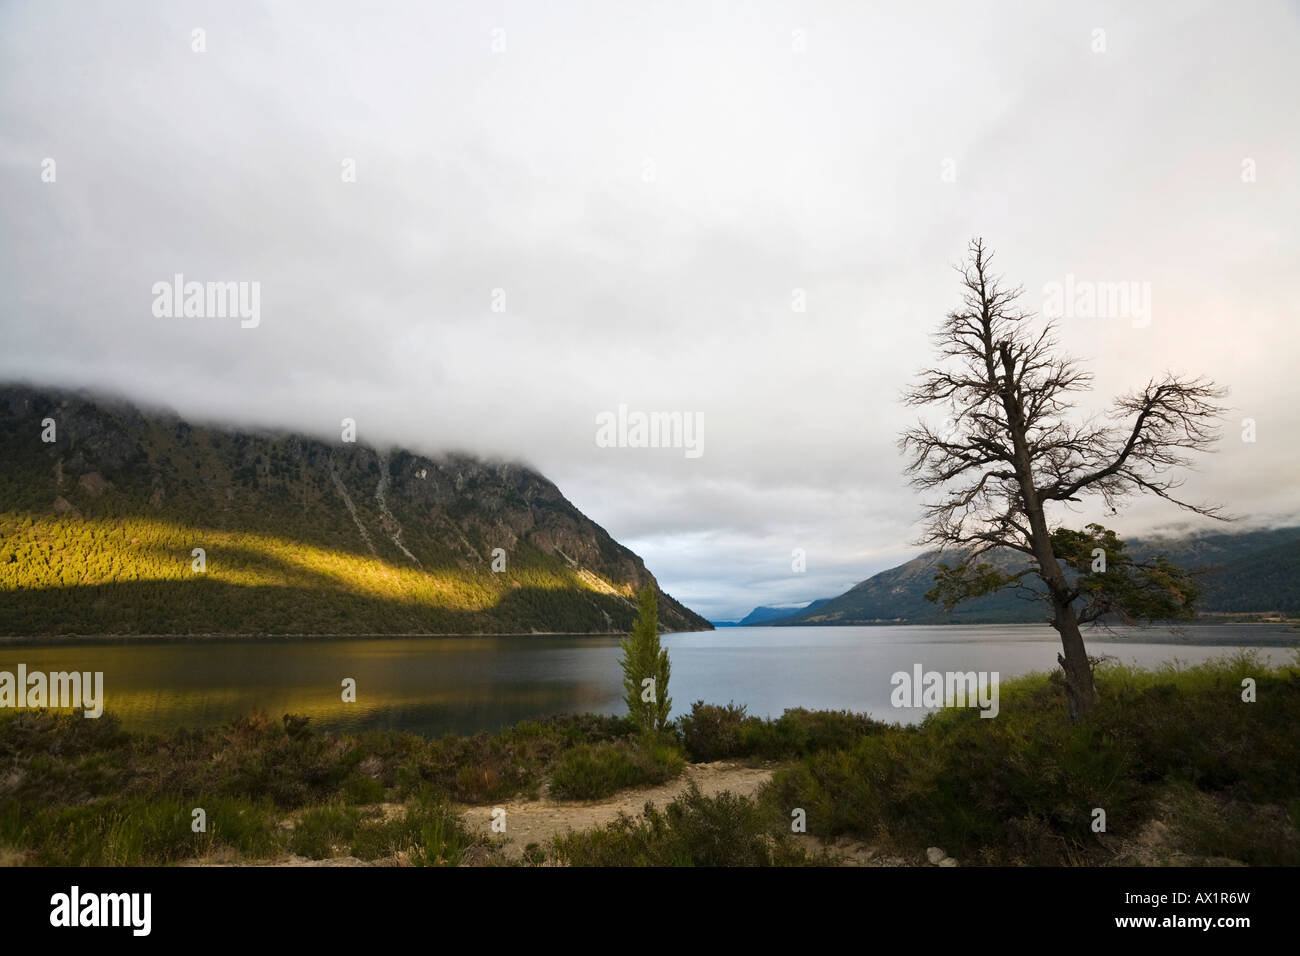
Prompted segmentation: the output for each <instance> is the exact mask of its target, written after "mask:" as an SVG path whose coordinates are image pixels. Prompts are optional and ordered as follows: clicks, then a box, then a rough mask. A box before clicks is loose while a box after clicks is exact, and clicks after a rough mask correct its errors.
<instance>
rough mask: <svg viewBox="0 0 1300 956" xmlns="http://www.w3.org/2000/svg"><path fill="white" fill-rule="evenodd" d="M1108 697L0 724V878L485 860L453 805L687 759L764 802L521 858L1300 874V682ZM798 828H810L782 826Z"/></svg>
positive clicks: (576, 792)
mask: <svg viewBox="0 0 1300 956" xmlns="http://www.w3.org/2000/svg"><path fill="white" fill-rule="evenodd" d="M1098 678H1099V688H1100V690H1101V694H1102V704H1101V706H1100V707H1099V709H1098V710H1097V712H1096V713H1095V714H1093V715H1092V716H1091V717H1090V718H1089V720H1088V721H1087V723H1085V724H1080V725H1074V724H1071V723H1070V722H1069V720H1068V718H1067V717H1066V710H1065V701H1064V693H1063V690H1062V688H1061V687H1060V686H1059V683H1058V681H1057V679H1056V678H1054V677H1051V676H1045V675H1036V676H1030V677H1026V678H1022V679H1019V680H1016V681H1013V682H1005V683H1003V684H1002V687H1001V708H1000V713H999V716H998V717H996V718H994V719H991V720H990V719H982V718H980V717H979V716H978V712H977V711H973V710H956V709H950V710H945V711H942V712H940V713H938V714H935V715H932V716H931V717H929V718H927V720H926V721H925V722H924V723H922V724H920V725H919V726H914V727H903V726H899V725H887V724H883V723H880V722H877V721H874V720H871V719H869V718H866V717H863V716H861V715H855V714H848V713H836V712H815V711H806V710H792V711H787V712H786V713H785V714H784V715H783V716H782V717H780V718H777V719H774V720H761V719H758V718H754V717H750V716H748V715H747V714H746V713H745V711H744V708H743V707H739V706H736V705H728V706H716V705H707V704H704V703H702V702H701V703H697V704H696V705H695V706H694V707H693V708H692V711H691V713H690V714H688V715H686V716H684V717H682V718H681V719H680V720H679V721H677V722H676V724H675V725H674V726H673V727H672V728H671V731H670V732H669V733H666V734H663V735H660V736H658V737H655V738H654V739H643V738H641V737H638V736H637V735H635V734H634V733H633V730H632V727H631V726H630V725H629V724H628V723H627V722H626V721H624V720H621V719H615V718H609V717H598V716H592V715H587V716H580V717H558V718H553V719H549V720H543V721H532V722H526V723H522V724H518V725H516V726H514V727H512V728H509V729H507V730H505V731H502V732H501V733H498V734H480V735H477V736H474V737H458V736H447V737H443V738H441V739H437V740H426V739H424V738H421V737H417V736H414V735H411V734H404V733H397V732H391V731H385V732H373V733H366V734H360V735H355V736H353V735H338V734H332V733H321V732H318V731H316V730H314V729H313V728H312V727H311V726H310V724H309V723H308V722H307V721H305V720H303V719H300V718H293V717H285V718H283V719H281V720H272V719H268V718H265V717H259V718H251V719H245V720H238V721H235V722H233V723H231V724H229V725H227V726H225V727H222V728H219V729H212V730H204V731H193V732H177V733H172V734H166V735H151V736H144V735H132V734H127V733H125V732H123V731H122V730H121V729H120V728H119V727H118V725H117V724H116V723H115V721H114V720H113V719H112V717H111V715H106V716H105V717H104V718H101V719H99V720H86V719H85V718H83V717H80V716H69V715H62V714H53V713H49V712H39V711H17V712H15V711H0V860H3V861H4V862H8V863H29V864H37V865H49V864H72V865H82V864H109V865H130V864H139V863H174V862H179V861H183V860H190V859H195V858H199V859H210V860H225V861H239V860H254V859H257V860H263V859H283V858H286V856H287V855H289V854H294V855H297V856H301V857H308V858H312V859H326V858H330V857H339V856H345V857H356V858H359V859H362V860H378V861H384V862H391V863H408V864H456V863H459V862H462V861H465V860H468V859H472V860H474V861H478V862H492V861H499V860H501V859H502V858H501V857H500V856H499V855H497V854H495V853H494V851H493V849H492V847H493V846H494V844H493V842H492V839H491V836H490V835H489V834H488V833H485V832H471V830H470V829H469V828H468V827H467V826H466V825H465V823H464V822H463V819H462V816H461V814H460V811H459V809H458V806H459V805H476V806H483V805H491V804H494V803H498V802H504V801H507V800H527V799H534V798H539V797H542V796H544V795H545V796H548V797H549V798H550V799H552V800H567V801H574V800H595V799H600V798H604V797H608V796H609V795H611V794H614V793H618V792H620V791H627V790H635V789H643V788H648V787H652V786H656V785H659V784H663V783H666V782H668V781H671V780H673V779H674V778H676V777H677V776H678V775H679V774H680V773H681V771H682V768H683V766H684V765H685V764H686V762H688V761H694V762H703V761H716V760H737V761H751V762H761V763H763V764H765V765H768V766H772V767H774V768H775V774H774V777H773V779H772V781H771V783H769V784H768V785H767V786H766V787H764V788H763V789H762V790H761V791H760V792H759V794H758V797H757V799H754V800H750V799H746V798H742V797H738V796H734V795H732V794H729V793H721V794H714V795H705V794H701V793H700V792H699V791H698V790H694V789H690V790H688V791H687V792H685V793H684V794H682V796H680V797H679V798H678V799H677V800H675V801H672V802H670V803H668V804H667V805H664V806H658V807H654V808H648V809H647V810H646V811H645V812H644V813H642V814H640V815H638V816H636V817H629V816H624V817H621V818H620V819H618V820H617V821H615V822H614V823H612V824H610V825H607V826H605V827H602V828H598V829H594V830H588V831H585V832H579V833H575V834H572V835H569V836H567V837H561V838H559V839H557V840H556V841H555V842H554V843H553V845H550V846H543V847H536V848H532V849H530V851H529V852H528V853H527V854H526V855H525V862H532V863H536V862H543V861H549V862H557V863H561V864H570V865H588V864H593V865H686V864H695V865H793V864H801V863H809V862H813V863H816V862H827V861H829V859H830V858H829V857H827V856H825V855H824V851H825V848H826V847H827V846H829V845H830V844H831V841H834V840H836V839H837V838H850V839H853V840H857V841H861V842H864V843H868V844H870V845H871V846H873V847H878V848H881V849H883V850H887V851H888V853H889V854H891V855H893V856H897V857H899V858H902V859H905V860H916V861H917V862H919V861H921V860H922V859H924V852H925V849H926V847H928V846H940V847H942V848H943V849H944V850H945V851H946V852H947V853H948V854H951V855H953V856H955V857H956V858H957V859H958V860H959V861H960V862H961V863H962V864H963V865H972V864H981V863H990V864H997V863H1011V864H1031V865H1058V864H1065V865H1070V864H1076V865H1078V864H1082V865H1105V864H1114V863H1137V864H1159V863H1171V862H1173V863H1178V862H1186V863H1214V862H1227V861H1231V862H1239V863H1245V864H1253V865H1276V864H1283V865H1296V864H1300V831H1298V830H1297V826H1298V825H1300V733H1297V727H1300V662H1297V664H1296V665H1293V666H1289V667H1281V668H1274V669H1269V668H1267V667H1265V666H1263V665H1262V664H1261V663H1260V662H1259V660H1258V659H1257V658H1255V657H1254V656H1253V655H1251V654H1249V653H1245V654H1241V655H1237V656H1235V657H1232V658H1229V659H1224V660H1219V661H1215V662H1211V663H1209V664H1205V665H1201V666H1198V667H1193V668H1185V669H1174V668H1166V669H1163V670H1157V671H1140V670H1133V669H1129V668H1126V667H1122V666H1118V665H1113V664H1112V665H1107V666H1104V667H1102V668H1101V669H1100V670H1099V672H1098ZM1247 678H1249V679H1251V680H1253V681H1254V682H1255V693H1256V701H1255V702H1253V703H1247V702H1243V700H1242V682H1243V680H1245V679H1247ZM196 808H202V809H203V811H204V813H205V816H206V828H205V829H204V830H203V831H201V832H195V831H194V829H193V827H192V821H193V811H194V810H195V809H196ZM1099 810H1100V811H1104V814H1105V829H1104V831H1102V830H1098V829H1096V823H1097V821H1098V819H1099V818H1098V813H1097V811H1099ZM797 811H802V815H801V816H802V817H803V818H805V819H806V825H807V833H806V834H798V833H792V832H791V821H792V819H794V818H796V817H798V816H800V814H798V813H797Z"/></svg>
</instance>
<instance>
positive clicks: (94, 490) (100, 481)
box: [77, 471, 108, 498]
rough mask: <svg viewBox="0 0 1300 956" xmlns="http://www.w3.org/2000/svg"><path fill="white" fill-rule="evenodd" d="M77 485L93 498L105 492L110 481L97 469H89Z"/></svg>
mask: <svg viewBox="0 0 1300 956" xmlns="http://www.w3.org/2000/svg"><path fill="white" fill-rule="evenodd" d="M77 487H78V488H80V489H82V490H83V491H85V492H86V493H87V494H88V495H90V496H91V497H92V498H96V497H98V496H100V495H102V494H103V493H104V491H105V490H107V488H108V482H107V481H105V480H104V476H103V475H101V474H100V473H99V472H97V471H88V472H86V473H85V474H84V475H82V476H81V480H80V481H78V482H77Z"/></svg>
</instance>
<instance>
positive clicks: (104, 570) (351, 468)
mask: <svg viewBox="0 0 1300 956" xmlns="http://www.w3.org/2000/svg"><path fill="white" fill-rule="evenodd" d="M46 439H52V440H46ZM0 456H2V457H0V513H2V514H0V539H2V540H0V589H3V590H0V595H3V596H4V605H5V607H4V608H3V609H0V632H4V633H11V634H12V633H19V634H21V633H64V632H68V631H72V632H75V633H89V632H107V633H340V634H345V633H346V634H356V633H395V632H400V633H488V632H491V633H515V632H530V631H555V632H569V633H582V632H617V631H624V630H627V629H628V628H630V626H631V623H632V620H633V619H634V617H635V596H636V593H637V591H638V590H639V589H640V588H641V587H642V586H643V585H646V584H650V585H653V586H655V587H656V589H658V586H657V584H656V583H655V580H654V577H653V576H652V575H651V574H650V573H649V571H647V570H646V568H645V564H644V562H643V561H642V560H641V558H639V557H638V556H637V555H635V554H633V553H632V552H631V551H629V550H628V549H627V548H625V547H623V546H622V545H620V544H618V542H616V541H614V540H613V539H612V538H611V537H610V536H609V535H608V534H607V533H606V532H605V530H604V529H603V528H601V527H600V526H599V525H597V524H596V523H595V522H593V521H591V520H590V519H589V518H587V517H586V516H585V515H583V514H582V513H581V512H580V511H578V509H577V508H575V507H574V506H573V505H572V504H571V503H570V502H569V501H568V500H566V499H565V497H564V496H563V495H562V494H561V493H560V491H559V489H558V488H556V486H555V485H554V484H552V483H551V482H550V481H548V480H546V479H545V478H544V477H542V476H541V475H539V474H537V473H536V472H534V471H531V470H530V469H528V468H525V467H523V466H520V465H517V464H509V463H499V462H485V461H481V460H478V459H475V458H472V457H468V456H463V455H444V456H439V457H432V458H431V457H424V456H420V455H416V454H412V453H410V452H407V451H403V450H399V449H392V450H379V449H375V448H370V447H367V446H365V445H362V444H357V443H351V442H344V441H341V440H340V441H337V442H331V441H324V440H319V439H315V438H309V437H304V436H301V435H289V434H268V433H253V432H246V431H236V430H232V429H226V428H218V427H209V426H201V425H196V424H191V423H188V422H185V421H182V420H181V419H179V418H177V417H175V416H174V415H169V414H165V413H152V412H145V411H142V410H140V409H138V408H135V407H133V406H131V405H129V404H126V403H124V402H121V401H116V400H109V399H104V398H96V397H89V396H85V395H79V394H70V393H56V392H51V391H48V390H39V389H33V388H28V387H25V386H6V387H3V388H0ZM195 548H202V549H203V559H204V561H203V563H204V564H205V567H204V568H203V569H201V570H196V567H195V562H196V560H197V558H196V557H195V555H194V554H193V552H194V549H195ZM187 604H196V606H197V608H198V610H196V611H195V610H186V608H185V606H186V605H187ZM659 613H660V622H661V624H662V625H663V626H664V627H665V628H666V629H668V630H698V629H705V628H708V627H709V626H710V625H709V624H708V623H707V622H706V621H704V620H703V619H702V618H700V617H699V616H698V615H696V614H694V613H693V612H692V611H690V610H688V609H687V608H685V607H683V606H682V605H680V604H679V603H677V602H676V601H674V600H673V599H672V598H671V597H669V596H668V595H666V594H664V593H663V592H662V591H660V592H659Z"/></svg>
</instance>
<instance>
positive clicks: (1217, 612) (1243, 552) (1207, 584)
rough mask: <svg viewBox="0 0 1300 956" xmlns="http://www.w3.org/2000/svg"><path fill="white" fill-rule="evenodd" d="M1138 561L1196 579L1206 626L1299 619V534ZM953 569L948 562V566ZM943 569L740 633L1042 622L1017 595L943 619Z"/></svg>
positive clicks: (1278, 533)
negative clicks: (933, 596) (1181, 570)
mask: <svg viewBox="0 0 1300 956" xmlns="http://www.w3.org/2000/svg"><path fill="white" fill-rule="evenodd" d="M1128 546H1129V548H1128V550H1129V553H1130V554H1132V555H1134V556H1135V557H1139V558H1142V557H1154V556H1156V555H1164V556H1165V557H1167V558H1169V559H1170V560H1171V561H1173V562H1174V563H1176V564H1178V565H1180V566H1182V567H1185V568H1188V569H1195V570H1197V571H1199V572H1201V577H1200V582H1201V586H1202V593H1201V597H1200V600H1199V601H1198V602H1197V603H1198V607H1199V608H1200V612H1201V615H1202V617H1204V618H1205V619H1207V620H1213V619H1215V618H1222V617H1225V616H1230V615H1231V616H1238V615H1242V616H1245V615H1251V616H1275V615H1276V616H1294V615H1297V614H1300V527H1292V528H1277V529H1272V530H1266V531H1241V532H1236V533H1233V532H1222V533H1211V534H1197V535H1188V536H1186V537H1177V538H1149V539H1146V538H1134V539H1132V540H1130V541H1129V542H1128ZM946 560H947V561H948V562H949V563H952V562H953V561H954V557H953V556H949V557H948V558H947V559H946ZM987 560H989V562H990V563H992V564H993V565H994V566H996V567H998V568H999V569H1000V570H1003V571H1011V570H1018V569H1019V568H1022V567H1024V566H1025V558H1024V556H1023V555H1021V554H1019V553H1018V552H1013V551H999V552H992V553H991V554H990V555H989V556H988V558H987ZM939 561H940V557H939V555H938V554H937V553H936V552H927V553H926V554H922V555H920V556H919V557H916V558H913V559H912V560H911V561H908V562H907V563H905V564H901V565H899V566H898V567H895V568H890V569H889V570H887V571H881V572H880V573H879V574H875V575H872V576H871V577H869V578H867V579H866V580H865V581H862V582H860V583H859V584H856V585H854V586H853V587H852V588H850V589H849V590H848V591H846V592H845V593H843V594H841V595H840V596H838V597H834V598H823V599H821V600H817V601H813V602H812V603H811V604H810V605H808V606H807V607H805V608H801V609H798V610H793V611H792V610H791V609H790V608H784V609H783V608H771V607H758V608H755V609H754V610H753V611H752V612H751V613H750V614H749V615H748V616H747V617H745V618H744V619H743V620H742V621H741V622H740V625H748V626H753V625H763V626H776V627H780V626H793V625H805V626H806V625H821V624H826V625H837V624H838V625H847V624H945V623H950V624H961V623H965V624H1012V623H1033V622H1041V621H1043V620H1045V619H1046V609H1045V608H1044V606H1043V604H1042V602H1041V601H1037V600H1032V599H1028V598H1026V597H1024V596H1019V595H1017V594H1016V593H1015V592H1014V591H1004V592H1000V593H998V594H992V595H989V596H988V597H984V598H979V599H977V600H973V601H970V602H967V603H965V604H961V605H958V606H957V607H956V608H955V609H953V611H952V612H950V613H949V612H945V611H944V609H943V608H942V607H941V606H940V605H937V604H933V603H931V602H930V601H927V600H926V599H925V593H926V592H927V591H929V590H930V588H931V587H933V586H934V568H935V565H936V564H937V563H938V562H939Z"/></svg>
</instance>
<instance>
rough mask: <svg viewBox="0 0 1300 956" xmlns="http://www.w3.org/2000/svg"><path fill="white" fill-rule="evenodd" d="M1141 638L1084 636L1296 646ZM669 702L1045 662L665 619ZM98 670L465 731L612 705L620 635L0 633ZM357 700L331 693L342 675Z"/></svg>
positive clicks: (785, 696)
mask: <svg viewBox="0 0 1300 956" xmlns="http://www.w3.org/2000/svg"><path fill="white" fill-rule="evenodd" d="M1138 633H1139V635H1140V636H1141V637H1142V639H1143V641H1142V643H1136V642H1131V641H1124V642H1122V643H1121V642H1116V641H1101V640H1093V641H1092V642H1091V643H1090V650H1091V652H1092V653H1094V654H1098V653H1105V654H1110V655H1113V656H1116V657H1118V658H1120V659H1122V660H1124V661H1126V662H1129V663H1133V662H1136V663H1138V664H1141V665H1144V666H1152V665H1156V664H1159V663H1161V662H1164V661H1170V660H1175V659H1177V660H1179V661H1182V662H1185V663H1197V662H1200V661H1203V660H1207V659H1209V658H1211V657H1217V656H1221V655H1223V654H1225V653H1230V652H1233V651H1236V650H1240V649H1241V647H1242V646H1245V645H1256V644H1260V645H1264V644H1272V645H1274V646H1270V647H1264V648H1262V649H1261V650H1260V654H1261V656H1262V657H1263V658H1264V659H1265V660H1268V661H1272V662H1274V663H1280V662H1283V661H1289V660H1292V659H1293V658H1294V653H1295V652H1294V651H1293V650H1292V649H1290V648H1288V647H1281V646H1276V645H1277V644H1278V643H1279V642H1281V641H1295V639H1296V638H1297V634H1296V632H1295V631H1293V630H1288V629H1285V628H1280V627H1279V628H1267V627H1261V626H1258V625H1243V626H1240V627H1235V626H1216V627H1189V628H1184V629H1182V631H1181V632H1179V633H1178V634H1171V633H1170V632H1168V631H1165V630H1162V629H1153V630H1149V631H1141V632H1138ZM664 646H665V647H667V648H668V650H669V653H670V655H671V657H672V679H671V684H670V687H669V693H670V694H671V696H672V698H673V704H674V706H673V712H674V714H679V713H681V712H683V711H685V710H689V709H690V705H691V702H692V701H695V700H705V701H709V702H710V703H727V702H728V701H733V700H734V701H735V702H737V703H743V704H746V705H747V706H748V708H749V712H750V713H751V714H756V715H759V716H777V715H779V714H780V713H781V712H782V711H783V710H785V709H786V708H787V707H808V708H813V709H822V708H831V709H846V710H854V711H865V712H868V713H871V714H872V715H873V716H876V717H879V718H881V719H884V720H891V721H892V720H900V721H904V722H911V721H915V720H919V719H920V717H921V716H923V714H924V713H925V712H924V711H923V710H910V709H905V710H896V709H894V708H893V707H891V706H890V703H889V695H890V690H891V685H890V676H891V675H892V674H893V673H894V672H895V671H899V670H909V671H910V670H911V668H912V667H913V665H914V664H918V663H919V664H921V665H922V666H923V668H924V669H926V670H939V671H944V670H959V671H967V670H975V671H998V672H999V673H1000V674H1001V675H1002V677H1003V679H1006V678H1009V677H1012V676H1015V675H1018V674H1023V673H1026V672H1029V671H1045V670H1050V669H1051V668H1053V667H1055V665H1056V652H1057V649H1058V647H1059V644H1058V643H1057V640H1056V634H1055V632H1054V631H1052V630H1051V629H1050V628H1047V627H1039V626H1025V625H1011V626H1000V625H998V626H994V625H990V626H982V627H916V626H909V627H836V628H720V629H719V630H717V631H712V632H703V633H693V634H670V635H666V636H665V637H664ZM20 662H22V663H26V664H27V667H28V670H29V671H30V670H42V671H60V670H81V671H103V672H104V688H105V698H106V704H105V707H106V710H107V711H108V712H110V713H113V714H116V715H117V716H118V718H120V719H121V720H122V722H123V724H124V725H125V726H126V727H127V728H129V729H136V730H162V729H168V728H174V727H196V726H203V725H208V724H215V723H221V722H223V721H226V720H229V719H231V718H232V717H236V716H241V715H246V714H250V713H254V712H257V711H262V712H265V713H268V714H271V715H273V716H279V715H280V714H283V713H297V714H307V715H308V716H310V717H312V718H313V719H314V721H315V722H316V723H318V724H319V725H323V726H327V727H332V728H337V729H347V730H353V731H355V730H364V729H371V728H379V727H386V728H398V729H402V730H410V731H413V732H415V733H420V734H426V735H432V734H441V733H447V732H455V733H474V732H477V731H480V730H495V729H497V728H499V727H501V726H504V725H506V724H511V723H515V722H517V721H520V720H525V719H528V718H532V717H539V716H544V715H547V714H556V713H582V712H588V711H591V712H597V713H611V714H612V713H618V712H620V711H621V710H622V707H623V705H622V686H621V674H620V671H619V667H618V639H617V638H612V637H610V638H606V637H555V636H520V637H434V638H393V639H379V640H375V639H369V640H358V639H351V638H348V639H336V640H293V641H287V640H265V641H212V640H203V641H185V642H174V643H135V644H83V645H71V644H65V645H55V646H45V647H41V646H29V647H14V646H3V647H0V670H7V671H11V672H12V671H14V670H16V668H17V665H18V664H19V663H20ZM347 677H351V678H354V679H355V680H356V684H357V702H356V703H355V704H345V703H343V701H342V698H341V694H342V686H341V684H342V681H343V679H344V678H347Z"/></svg>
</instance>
